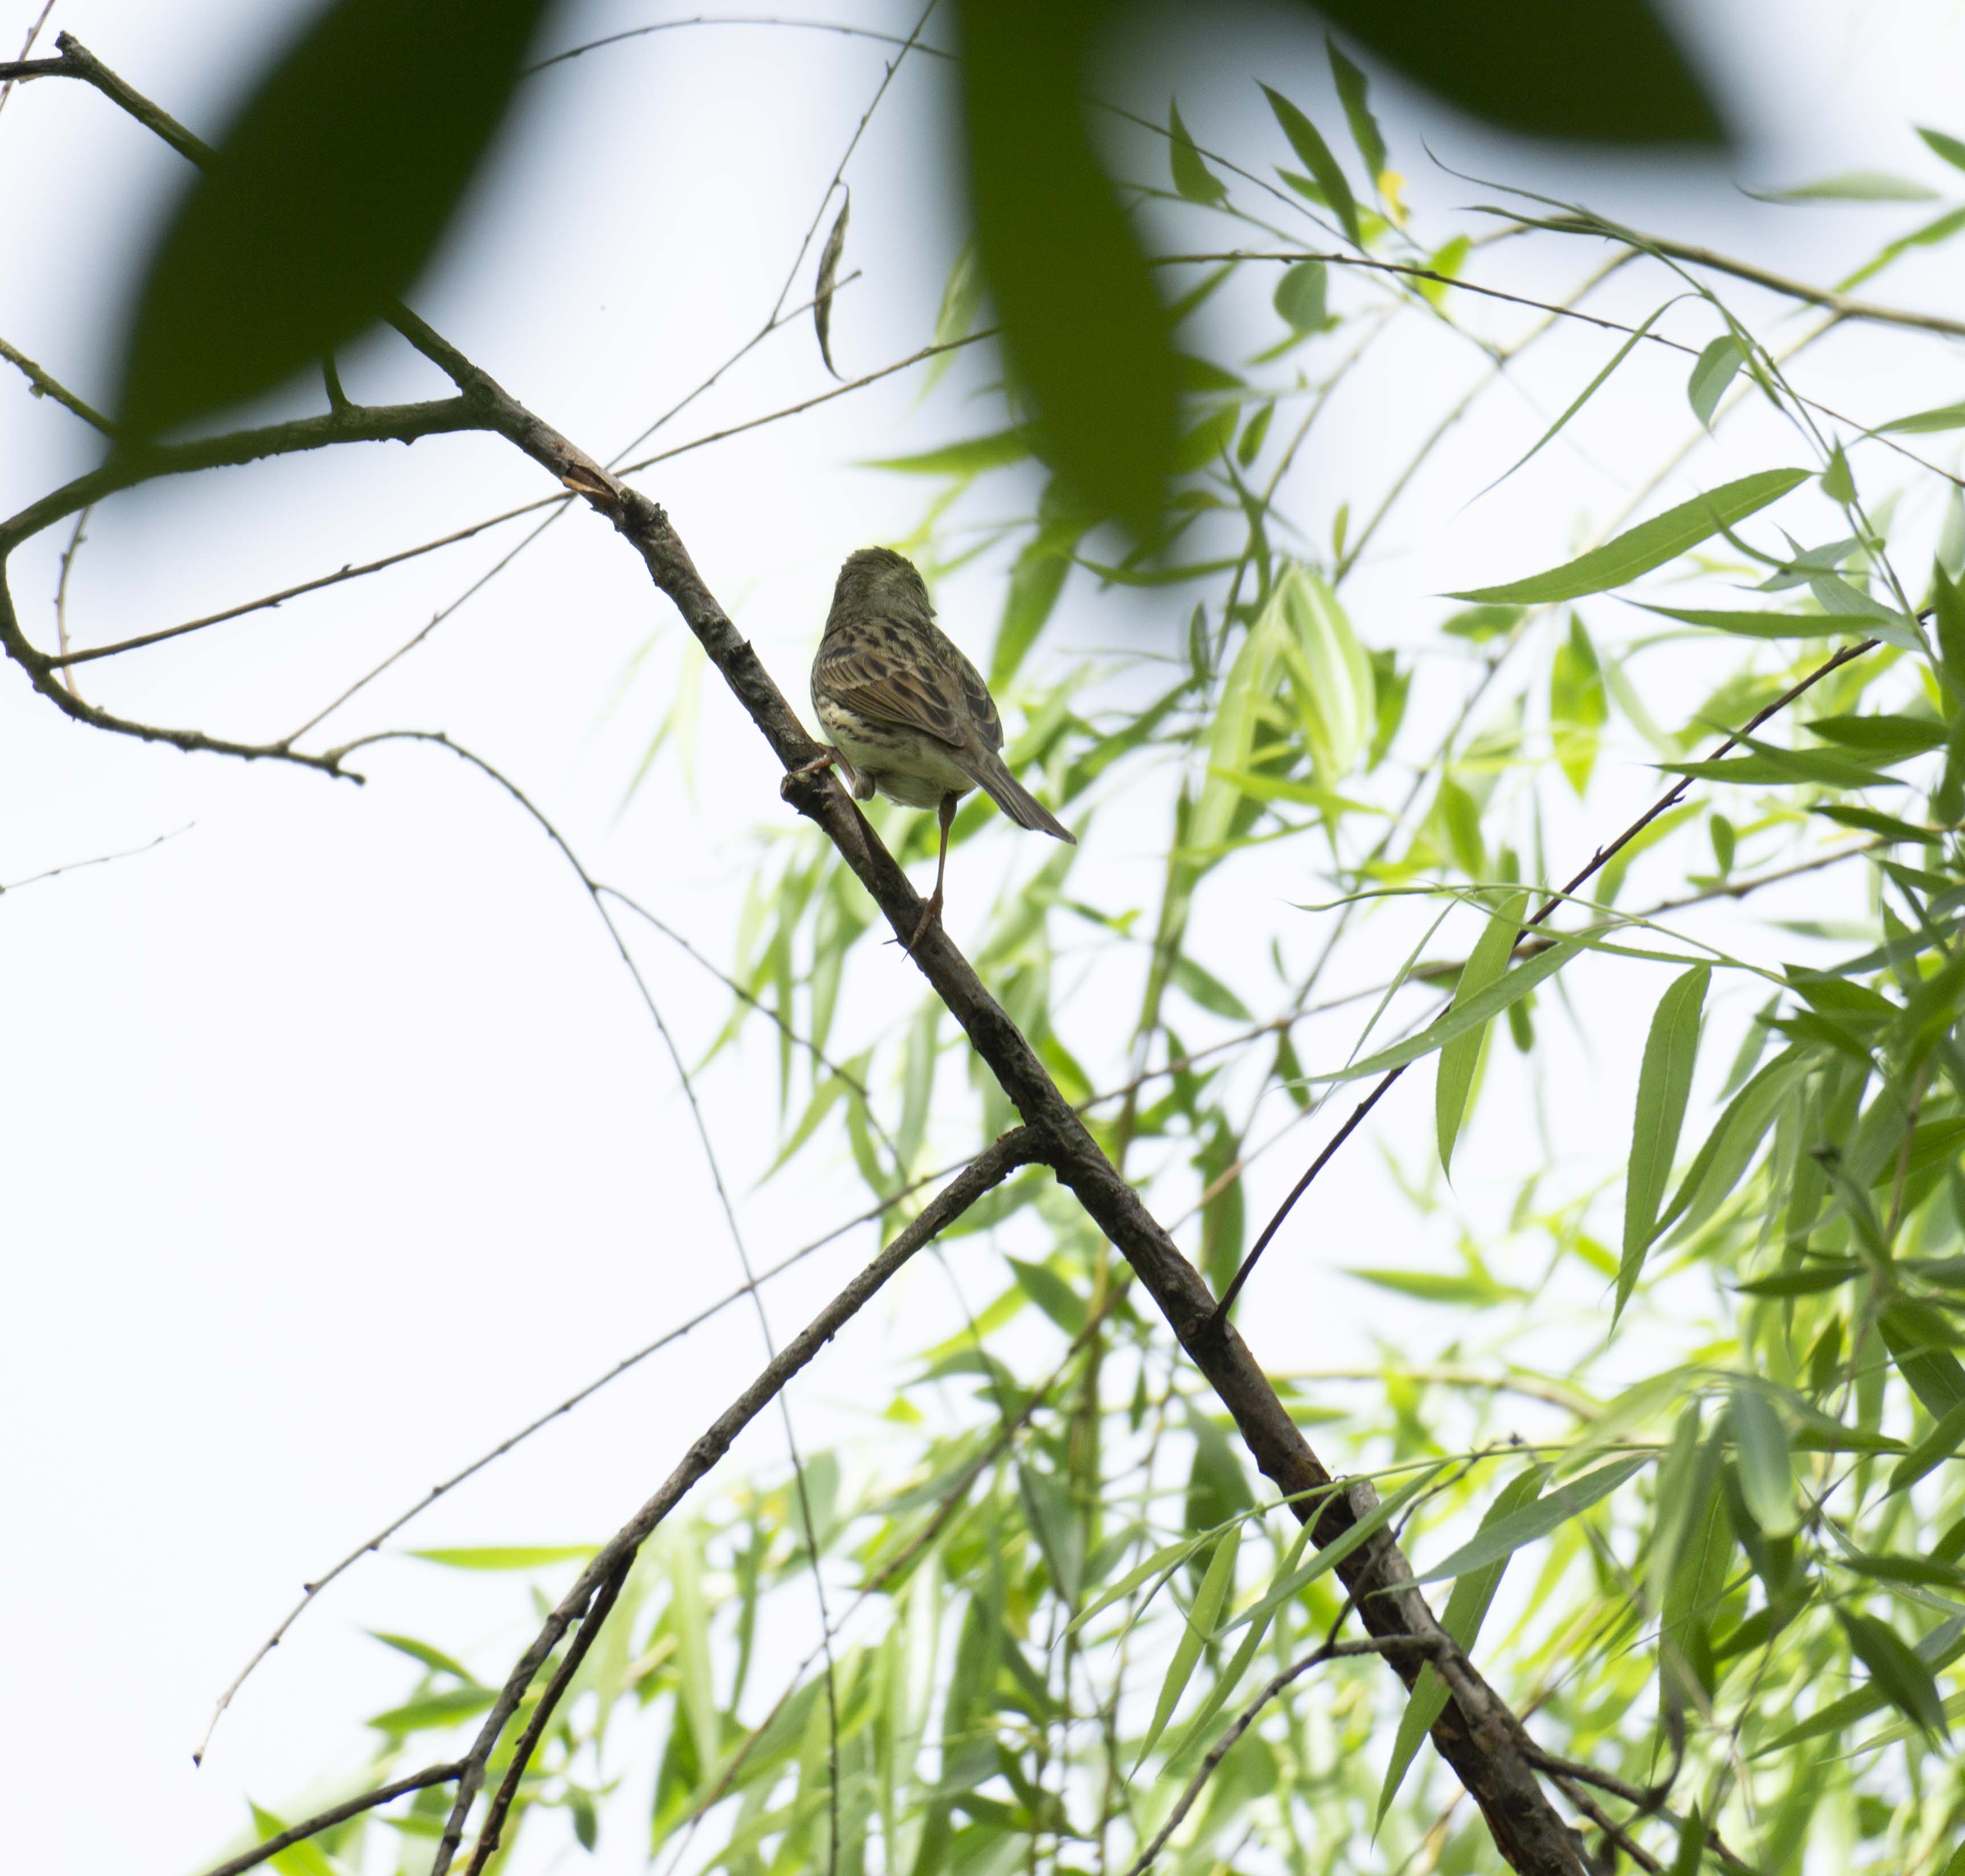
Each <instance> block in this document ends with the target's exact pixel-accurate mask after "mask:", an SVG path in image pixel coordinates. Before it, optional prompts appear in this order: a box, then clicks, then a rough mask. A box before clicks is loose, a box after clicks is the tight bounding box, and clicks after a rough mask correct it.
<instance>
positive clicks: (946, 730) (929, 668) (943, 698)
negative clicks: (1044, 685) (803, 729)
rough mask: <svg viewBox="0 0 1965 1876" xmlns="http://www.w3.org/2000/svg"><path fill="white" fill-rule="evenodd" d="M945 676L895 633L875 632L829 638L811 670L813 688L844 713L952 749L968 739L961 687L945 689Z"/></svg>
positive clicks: (943, 672) (953, 686)
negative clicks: (889, 725)
mask: <svg viewBox="0 0 1965 1876" xmlns="http://www.w3.org/2000/svg"><path fill="white" fill-rule="evenodd" d="M958 655H959V654H958ZM950 675H951V674H950V673H948V672H947V671H944V670H943V669H941V668H937V665H936V664H934V663H932V662H930V661H927V660H924V659H923V658H921V657H920V656H919V655H918V653H917V652H915V650H914V648H913V647H912V646H910V645H909V644H908V643H907V642H905V639H902V637H901V636H900V635H899V633H898V632H890V631H883V630H880V629H877V628H876V629H870V630H847V631H844V632H834V633H832V634H831V635H830V636H828V638H827V639H825V642H824V643H823V644H822V645H820V647H819V648H818V658H817V659H816V660H815V661H814V663H813V664H812V687H813V688H814V689H815V690H823V691H825V693H826V694H827V695H828V697H833V698H835V699H836V700H838V702H839V703H843V704H844V706H846V707H847V709H848V710H854V711H857V712H858V713H859V714H860V715H861V716H870V717H873V718H875V719H878V720H880V721H883V722H889V723H901V724H905V726H907V727H908V728H909V729H918V730H920V731H921V732H924V733H925V735H930V736H932V737H934V738H935V739H936V740H937V742H945V743H947V745H948V746H949V747H950V748H951V749H958V748H960V747H961V746H962V745H963V743H964V742H967V741H968V739H969V724H968V721H967V718H968V711H967V710H966V708H965V707H964V703H965V700H964V699H963V696H962V687H961V686H960V684H950V681H949V678H950ZM976 682H977V684H981V682H982V680H981V679H980V678H978V679H977V680H976ZM985 696H987V693H985Z"/></svg>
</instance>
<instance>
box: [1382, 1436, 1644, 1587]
mask: <svg viewBox="0 0 1965 1876" xmlns="http://www.w3.org/2000/svg"><path fill="white" fill-rule="evenodd" d="M1650 1463H1651V1455H1650V1454H1649V1453H1643V1454H1641V1455H1639V1456H1637V1457H1635V1458H1633V1459H1613V1460H1612V1461H1611V1462H1610V1464H1609V1465H1607V1466H1598V1467H1597V1469H1596V1471H1594V1472H1586V1473H1584V1475H1583V1476H1582V1477H1581V1479H1571V1480H1570V1481H1569V1482H1568V1483H1567V1484H1564V1485H1554V1486H1552V1487H1551V1488H1549V1492H1548V1494H1547V1495H1546V1496H1545V1497H1543V1498H1538V1499H1537V1500H1536V1501H1535V1502H1534V1503H1533V1504H1528V1505H1524V1506H1523V1508H1521V1510H1520V1511H1514V1512H1511V1513H1510V1514H1509V1515H1508V1516H1507V1517H1503V1518H1497V1519H1496V1520H1495V1521H1494V1524H1493V1526H1492V1527H1490V1528H1484V1529H1483V1530H1481V1532H1480V1533H1478V1535H1477V1536H1476V1537H1474V1538H1473V1539H1472V1540H1471V1541H1470V1542H1468V1543H1465V1544H1463V1545H1462V1546H1461V1547H1460V1548H1459V1549H1458V1550H1456V1551H1455V1552H1454V1553H1453V1554H1452V1556H1449V1558H1447V1559H1446V1561H1445V1562H1443V1563H1440V1564H1437V1565H1435V1566H1434V1567H1433V1569H1430V1570H1428V1571H1427V1572H1426V1573H1425V1574H1424V1575H1422V1576H1420V1577H1418V1578H1416V1579H1415V1580H1416V1581H1417V1582H1422V1583H1440V1582H1446V1579H1447V1578H1449V1577H1454V1576H1464V1575H1466V1574H1467V1572H1468V1571H1470V1570H1478V1569H1485V1568H1486V1567H1487V1565H1489V1564H1491V1563H1500V1562H1506V1560H1507V1559H1508V1558H1510V1556H1513V1554H1514V1553H1516V1551H1517V1550H1519V1549H1521V1547H1522V1546H1523V1545H1524V1544H1529V1543H1534V1542H1535V1541H1536V1539H1538V1538H1539V1537H1547V1536H1548V1535H1549V1533H1550V1532H1551V1531H1552V1530H1557V1529H1558V1528H1559V1527H1561V1526H1562V1525H1565V1524H1568V1522H1569V1520H1571V1518H1573V1517H1577V1516H1578V1515H1579V1514H1581V1513H1583V1512H1584V1511H1588V1510H1589V1508H1590V1506H1592V1505H1593V1504H1596V1503H1597V1501H1598V1500H1599V1499H1601V1498H1608V1497H1609V1496H1610V1494H1611V1493H1612V1492H1613V1491H1616V1489H1617V1488H1618V1487H1619V1485H1622V1484H1623V1483H1624V1482H1625V1481H1626V1479H1633V1478H1635V1476H1636V1475H1638V1474H1639V1472H1642V1471H1643V1470H1644V1469H1645V1467H1646V1466H1648V1465H1650Z"/></svg>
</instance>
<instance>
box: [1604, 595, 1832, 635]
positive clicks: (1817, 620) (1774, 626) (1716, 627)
mask: <svg viewBox="0 0 1965 1876" xmlns="http://www.w3.org/2000/svg"><path fill="white" fill-rule="evenodd" d="M1630 603H1632V605H1634V606H1635V605H1639V604H1641V603H1642V601H1639V600H1632V601H1631V602H1630ZM1644 610H1645V611H1646V612H1648V613H1661V614H1662V615H1663V616H1664V617H1665V618H1667V619H1677V620H1679V621H1680V623H1682V624H1684V625H1688V626H1705V627H1706V629H1708V630H1709V631H1713V632H1732V634H1733V635H1734V636H1735V637H1736V638H1741V639H1832V638H1836V637H1838V636H1841V635H1843V634H1844V633H1846V634H1848V635H1849V636H1852V637H1853V636H1854V634H1855V631H1856V625H1855V622H1854V620H1853V619H1850V618H1848V617H1847V616H1835V615H1832V614H1829V613H1728V612H1713V611H1709V610H1706V609H1705V608H1703V607H1683V606H1650V605H1646V606H1645V608H1644Z"/></svg>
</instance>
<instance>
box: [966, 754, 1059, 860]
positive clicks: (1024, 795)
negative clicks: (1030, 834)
mask: <svg viewBox="0 0 1965 1876" xmlns="http://www.w3.org/2000/svg"><path fill="white" fill-rule="evenodd" d="M962 756H963V763H962V765H963V767H964V768H966V769H967V770H968V771H969V773H970V774H971V775H973V777H975V778H976V783H977V784H978V786H979V787H981V789H982V790H983V793H985V794H986V795H987V796H989V799H990V800H992V801H993V802H995V804H996V805H997V806H998V807H999V808H1001V809H1002V810H1003V812H1004V813H1005V814H1007V815H1008V816H1009V817H1010V819H1011V820H1013V821H1014V822H1016V824H1017V825H1018V826H1019V827H1031V828H1035V829H1037V831H1038V832H1040V833H1044V834H1048V835H1050V837H1051V838H1053V840H1061V841H1065V842H1066V843H1067V844H1068V845H1071V846H1073V847H1076V845H1078V836H1077V835H1076V834H1074V833H1073V832H1071V830H1070V829H1069V828H1067V827H1066V826H1065V825H1064V824H1063V822H1061V821H1060V820H1059V819H1058V818H1057V816H1056V815H1054V814H1053V813H1051V811H1050V809H1048V808H1047V807H1046V806H1044V803H1042V802H1040V800H1037V797H1036V796H1034V795H1033V794H1032V793H1031V792H1030V790H1028V788H1026V787H1024V785H1023V784H1022V783H1021V782H1020V781H1018V780H1017V778H1016V777H1015V776H1014V775H1012V774H1011V773H1010V771H1009V769H1008V767H1007V766H1006V765H1005V763H1004V761H1003V758H1002V757H1001V756H1000V755H997V753H996V752H995V750H993V749H974V748H971V749H965V750H963V752H962Z"/></svg>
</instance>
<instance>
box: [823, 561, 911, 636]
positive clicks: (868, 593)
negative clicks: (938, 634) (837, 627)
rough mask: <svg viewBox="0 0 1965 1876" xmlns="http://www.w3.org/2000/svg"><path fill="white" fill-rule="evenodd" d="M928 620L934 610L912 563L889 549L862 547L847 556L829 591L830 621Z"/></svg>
mask: <svg viewBox="0 0 1965 1876" xmlns="http://www.w3.org/2000/svg"><path fill="white" fill-rule="evenodd" d="M869 614H880V615H883V616H886V617H888V618H896V617H899V618H904V619H923V620H926V619H932V618H933V617H934V606H933V605H932V604H931V603H930V601H929V599H928V587H927V586H926V584H925V583H924V582H923V581H922V579H921V574H920V572H919V571H918V570H917V568H915V563H914V562H912V561H911V560H909V558H907V557H906V555H903V554H897V553H896V552H894V550H893V549H892V548H891V547H861V548H857V549H854V552H851V553H850V554H848V555H847V556H846V564H845V565H844V566H843V567H841V568H840V569H839V583H838V585H836V586H835V587H834V588H833V590H832V615H831V616H832V618H833V619H843V618H848V617H854V616H858V617H865V616H867V615H869Z"/></svg>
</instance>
